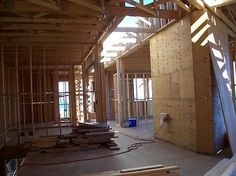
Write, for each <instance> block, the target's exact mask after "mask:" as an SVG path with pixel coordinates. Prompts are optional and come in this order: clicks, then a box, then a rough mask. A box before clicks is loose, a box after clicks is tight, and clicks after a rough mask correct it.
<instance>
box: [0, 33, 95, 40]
mask: <svg viewBox="0 0 236 176" xmlns="http://www.w3.org/2000/svg"><path fill="white" fill-rule="evenodd" d="M0 36H1V37H71V38H73V37H74V38H81V39H86V38H87V39H88V40H89V39H92V38H93V36H92V35H90V36H86V35H83V34H80V33H55V32H54V33H53V32H45V33H40V32H39V33H30V32H0Z"/></svg>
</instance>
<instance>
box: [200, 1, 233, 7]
mask: <svg viewBox="0 0 236 176" xmlns="http://www.w3.org/2000/svg"><path fill="white" fill-rule="evenodd" d="M203 1H204V2H205V3H206V4H208V5H209V6H210V7H222V6H225V5H230V4H235V3H236V2H235V0H214V1H209V0H203Z"/></svg>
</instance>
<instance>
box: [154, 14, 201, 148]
mask: <svg viewBox="0 0 236 176" xmlns="http://www.w3.org/2000/svg"><path fill="white" fill-rule="evenodd" d="M150 51H151V52H150V53H151V54H150V55H151V71H152V80H153V114H154V121H155V122H154V124H155V125H154V126H155V129H156V130H157V129H159V128H160V113H161V112H166V113H168V114H169V116H170V117H171V119H172V120H171V121H170V122H169V123H168V125H165V126H164V127H163V129H162V130H161V131H160V133H159V134H158V135H157V137H159V138H161V139H164V140H166V141H169V142H171V143H175V144H177V145H179V146H182V147H184V148H187V149H190V150H194V151H196V150H197V140H196V116H195V114H196V113H195V92H194V79H193V56H192V44H191V34H190V21H189V18H188V17H185V18H184V19H183V20H180V21H179V22H178V23H176V24H174V25H172V26H171V27H169V28H167V29H166V30H164V31H162V32H160V33H159V34H157V35H156V36H154V37H153V38H152V39H151V40H150Z"/></svg>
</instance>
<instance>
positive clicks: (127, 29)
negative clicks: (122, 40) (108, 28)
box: [114, 27, 155, 33]
mask: <svg viewBox="0 0 236 176" xmlns="http://www.w3.org/2000/svg"><path fill="white" fill-rule="evenodd" d="M114 32H135V33H154V32H155V29H150V28H135V27H117V28H116V29H115V30H114Z"/></svg>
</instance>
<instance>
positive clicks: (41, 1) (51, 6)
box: [24, 0, 60, 10]
mask: <svg viewBox="0 0 236 176" xmlns="http://www.w3.org/2000/svg"><path fill="white" fill-rule="evenodd" d="M24 1H26V2H29V3H31V4H35V5H38V6H42V7H46V8H49V9H53V10H60V8H59V6H57V5H56V4H52V3H50V2H47V1H44V0H24Z"/></svg>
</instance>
